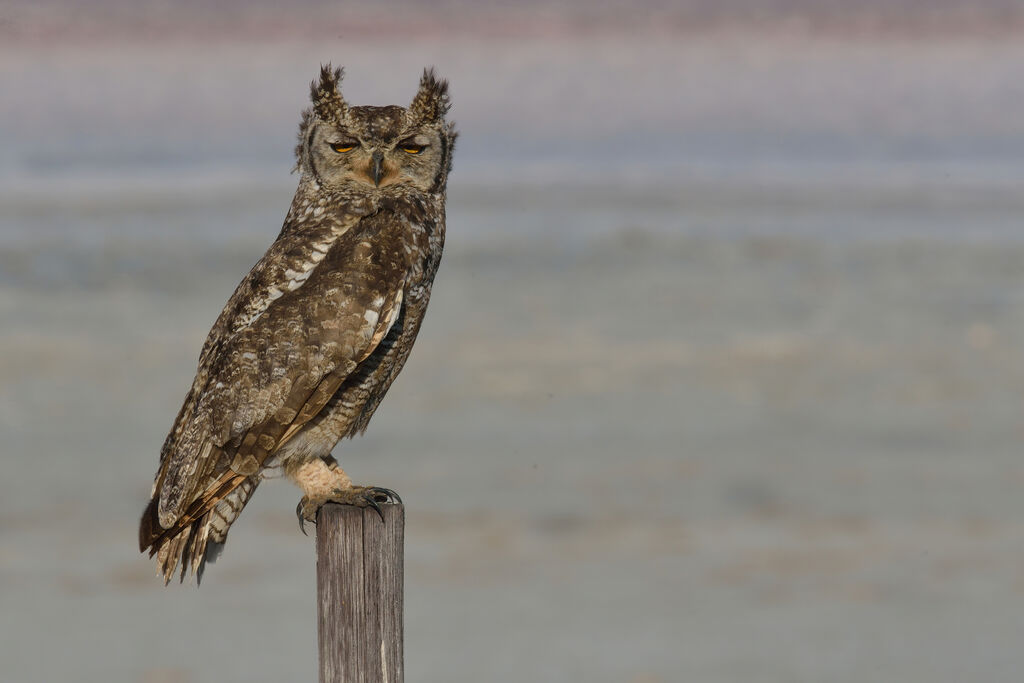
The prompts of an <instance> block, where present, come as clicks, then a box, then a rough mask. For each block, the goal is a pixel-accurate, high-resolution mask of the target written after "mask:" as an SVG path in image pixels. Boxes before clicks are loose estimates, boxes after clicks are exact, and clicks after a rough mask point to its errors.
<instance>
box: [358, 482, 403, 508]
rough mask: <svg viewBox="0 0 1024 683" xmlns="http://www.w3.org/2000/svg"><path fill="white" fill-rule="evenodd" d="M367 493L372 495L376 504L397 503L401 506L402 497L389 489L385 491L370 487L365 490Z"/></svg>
mask: <svg viewBox="0 0 1024 683" xmlns="http://www.w3.org/2000/svg"><path fill="white" fill-rule="evenodd" d="M366 491H367V493H372V494H373V497H374V499H375V500H376V501H377V502H378V503H398V504H399V505H401V504H402V497H401V496H400V495H398V493H396V492H395V491H392V490H391V489H386V488H383V487H380V486H371V487H370V488H368V489H366Z"/></svg>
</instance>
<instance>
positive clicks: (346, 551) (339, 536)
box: [316, 504, 405, 683]
mask: <svg viewBox="0 0 1024 683" xmlns="http://www.w3.org/2000/svg"><path fill="white" fill-rule="evenodd" d="M381 508H382V510H383V512H384V521H383V522H382V521H381V519H380V517H379V516H378V515H377V512H376V511H375V510H373V509H372V508H357V507H353V506H350V505H334V504H329V505H325V506H324V507H323V508H322V509H321V510H320V514H319V515H318V518H317V526H316V551H317V561H316V578H317V614H318V619H319V631H318V632H319V642H320V683H402V681H403V680H404V670H403V661H402V656H403V655H402V624H403V622H402V620H403V611H402V609H403V605H402V595H403V579H404V567H403V565H404V551H403V548H404V537H405V508H404V507H403V506H402V505H382V506H381Z"/></svg>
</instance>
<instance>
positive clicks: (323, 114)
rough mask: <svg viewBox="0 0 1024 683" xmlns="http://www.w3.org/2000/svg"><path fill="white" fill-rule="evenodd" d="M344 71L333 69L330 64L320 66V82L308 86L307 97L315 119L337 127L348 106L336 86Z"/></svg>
mask: <svg viewBox="0 0 1024 683" xmlns="http://www.w3.org/2000/svg"><path fill="white" fill-rule="evenodd" d="M344 73H345V70H344V69H342V68H341V67H339V68H337V69H334V68H332V67H331V65H330V63H328V64H323V65H321V66H320V81H319V82H317V81H313V82H312V83H310V84H309V97H310V99H311V100H312V101H313V113H314V114H316V117H317V118H319V119H320V120H322V121H326V122H327V123H330V124H333V125H338V124H340V123H341V120H342V119H343V118H344V117H345V111H346V110H347V109H348V105H347V104H345V100H344V98H343V97H342V96H341V91H340V90H339V89H338V86H339V85H341V79H342V76H343V75H344Z"/></svg>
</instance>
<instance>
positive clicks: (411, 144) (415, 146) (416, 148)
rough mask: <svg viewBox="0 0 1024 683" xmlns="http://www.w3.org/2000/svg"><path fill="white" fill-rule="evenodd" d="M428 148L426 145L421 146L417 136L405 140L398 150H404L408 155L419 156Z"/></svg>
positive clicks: (400, 143)
mask: <svg viewBox="0 0 1024 683" xmlns="http://www.w3.org/2000/svg"><path fill="white" fill-rule="evenodd" d="M426 148H427V146H426V145H421V144H419V143H418V142H416V137H415V136H414V137H411V138H406V139H405V140H402V141H401V142H399V143H398V149H400V150H402V151H403V152H405V153H406V154H419V153H420V152H422V151H423V150H424V149H426Z"/></svg>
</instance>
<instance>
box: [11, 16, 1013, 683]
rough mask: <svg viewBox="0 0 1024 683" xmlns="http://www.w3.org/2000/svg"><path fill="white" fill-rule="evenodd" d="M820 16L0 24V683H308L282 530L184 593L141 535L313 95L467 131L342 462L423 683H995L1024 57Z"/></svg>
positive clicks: (276, 520)
mask: <svg viewBox="0 0 1024 683" xmlns="http://www.w3.org/2000/svg"><path fill="white" fill-rule="evenodd" d="M829 6H830V7H829V8H827V9H822V8H821V7H818V3H810V2H798V1H797V0H793V1H791V2H788V1H787V2H783V1H780V2H775V3H755V2H752V1H746V2H740V1H739V0H734V1H732V2H724V3H709V2H682V3H664V4H658V3H655V2H650V3H647V4H645V5H643V6H642V7H639V8H638V6H637V5H630V7H632V8H634V9H629V8H625V7H624V6H623V7H618V6H615V5H611V4H591V3H586V4H584V3H565V4H559V5H549V4H547V3H545V4H540V3H533V4H526V5H518V6H517V8H515V9H506V8H502V7H499V6H498V5H477V4H473V5H470V4H468V3H460V2H447V3H443V2H442V3H429V4H412V3H384V4H377V5H374V6H370V5H360V4H355V5H351V6H348V5H346V6H342V5H338V4H337V3H323V4H316V3H311V4H300V5H298V6H297V7H293V9H290V10H289V12H288V13H287V14H285V13H284V12H283V10H281V9H279V8H277V7H276V6H275V5H274V4H272V3H254V4H250V3H244V4H243V3H240V2H229V3H218V4H217V5H216V6H214V7H207V6H205V5H202V4H200V3H181V4H179V3H175V4H173V5H171V4H163V3H118V2H103V3H97V4H94V5H91V6H90V7H89V9H87V10H86V9H81V8H79V7H77V6H75V5H74V4H72V3H51V4H34V3H22V2H14V3H11V4H10V5H9V6H5V7H4V8H3V9H0V36H2V37H3V40H2V41H0V145H2V146H3V148H4V149H5V154H4V155H3V156H0V435H2V437H3V443H2V445H0V453H2V455H3V459H2V462H3V464H4V466H5V468H6V469H5V473H4V476H3V478H2V479H0V615H2V617H0V679H2V680H4V681H12V682H21V681H54V680H76V681H104V682H106V681H138V682H140V683H204V682H207V681H224V682H231V681H246V683H250V682H252V681H264V680H266V681H280V680H289V681H291V680H295V681H298V680H313V679H315V676H316V631H315V609H316V606H315V598H316V596H315V589H314V559H315V558H314V556H313V545H312V542H311V541H310V539H308V538H306V537H304V536H302V535H301V534H300V533H299V532H298V530H297V529H296V526H297V525H296V523H295V519H294V517H293V515H292V510H293V509H294V505H295V502H296V500H297V497H298V495H299V492H298V491H297V490H296V489H294V488H293V487H292V486H291V485H289V484H288V483H287V482H284V481H273V482H268V483H267V484H265V485H264V486H262V487H261V490H260V493H259V495H257V496H256V497H255V498H254V500H253V502H252V503H251V504H250V506H249V507H248V508H247V509H246V511H245V513H244V514H243V515H242V517H241V518H240V520H239V522H238V523H237V524H236V525H235V527H234V528H233V529H232V531H231V538H230V542H229V543H228V546H227V548H226V550H225V553H224V555H223V557H222V558H221V559H220V561H219V562H218V563H217V564H216V565H214V566H213V567H211V568H210V569H209V571H208V572H207V574H206V577H205V579H204V583H203V586H202V588H201V589H199V590H196V589H195V587H194V586H184V587H179V586H172V587H170V588H167V589H164V588H163V587H162V586H161V585H160V582H159V580H158V579H157V578H156V577H155V575H154V568H153V566H152V564H151V563H150V562H149V561H147V560H145V559H144V558H143V557H141V556H139V555H138V553H137V552H136V545H135V532H136V522H137V517H138V515H139V514H140V512H141V509H142V506H143V504H144V501H145V499H146V496H147V494H148V488H149V482H150V481H151V477H152V474H153V472H154V470H155V468H156V464H157V454H158V451H159V447H160V444H161V443H162V441H163V438H164V435H165V434H166V431H167V429H168V428H169V427H170V424H171V421H172V419H173V417H174V415H175V413H176V411H177V409H178V407H179V405H180V401H181V400H182V398H183V397H184V394H185V391H186V389H187V387H188V385H189V383H190V381H191V378H192V373H193V371H194V368H195V362H196V358H197V356H198V352H199V348H200V346H201V344H202V341H203V338H204V336H205V334H206V331H207V330H208V329H209V326H210V324H211V323H212V322H213V320H214V318H215V317H216V315H217V313H218V312H219V311H220V307H221V306H222V304H223V302H224V301H225V299H226V298H227V297H228V296H229V294H230V293H231V291H232V289H233V287H234V285H235V284H236V283H237V282H238V280H239V279H240V278H241V277H242V276H243V275H244V273H245V272H246V271H247V269H248V268H249V267H250V266H251V265H252V263H253V262H254V261H255V260H256V259H257V258H258V257H259V256H260V254H261V253H262V251H263V250H264V249H265V248H266V246H267V245H268V244H269V243H270V241H271V240H272V239H273V237H274V236H275V235H276V233H277V230H278V229H279V227H280V222H281V220H282V218H283V216H284V212H285V209H286V207H287V204H288V202H289V200H290V197H291V193H292V191H293V189H294V183H295V181H296V179H295V177H294V176H289V175H288V169H289V168H290V166H291V164H292V159H291V149H292V146H293V144H294V131H295V127H296V126H297V123H298V116H299V112H300V111H301V109H302V108H303V107H305V98H306V91H307V87H308V82H309V80H310V79H312V78H313V76H314V75H315V74H316V71H317V69H318V68H319V64H320V63H321V62H322V61H328V60H330V61H333V62H335V63H337V64H344V65H345V66H346V67H347V69H348V76H347V78H346V81H345V94H346V96H347V97H348V99H349V100H350V101H352V102H354V103H375V104H383V103H390V102H404V101H405V100H407V99H409V98H411V96H412V94H413V92H414V89H415V83H416V79H417V78H418V75H419V71H420V70H421V69H422V67H423V66H425V65H428V64H434V65H436V66H437V68H438V70H439V72H440V73H441V74H442V75H444V76H446V77H448V78H450V79H451V81H452V92H453V100H454V103H455V106H454V108H453V110H452V118H454V119H455V120H456V121H457V122H458V125H459V128H460V130H461V132H462V137H461V139H460V141H459V149H458V152H457V156H456V164H455V171H454V173H453V175H452V177H451V181H450V190H449V197H450V198H449V219H448V230H449V232H448V245H447V248H446V249H447V250H446V255H445V258H444V262H443V264H442V269H441V272H440V274H439V276H438V280H437V282H436V286H435V288H434V295H433V297H434V298H433V300H432V303H431V310H430V313H429V315H428V318H427V321H426V323H425V325H424V328H423V331H422V334H421V336H420V339H419V341H418V342H417V346H416V349H415V351H414V352H413V354H412V357H411V360H410V362H409V365H408V366H407V368H406V370H405V372H404V373H403V375H402V376H401V378H400V379H399V380H398V381H397V382H396V384H395V386H394V387H393V389H392V391H391V393H390V395H389V396H388V398H387V399H386V401H385V402H384V404H383V407H382V408H381V410H380V411H379V413H378V415H377V416H376V417H375V419H374V422H373V424H372V425H371V427H370V430H369V432H368V433H367V435H366V436H365V437H363V438H360V439H358V440H356V441H353V442H345V443H343V444H342V445H341V446H340V447H339V448H338V450H337V451H336V455H337V456H338V457H339V459H340V460H341V461H342V463H343V464H344V465H345V467H346V469H347V470H348V471H349V472H350V473H351V474H352V476H353V477H354V478H356V479H357V480H359V481H361V482H365V483H372V484H380V485H386V486H389V487H392V488H394V489H396V490H398V491H399V492H401V494H402V496H403V498H404V499H405V501H406V505H407V514H408V529H407V534H406V539H407V548H406V553H407V556H406V584H407V597H406V670H407V671H408V674H409V678H410V680H413V679H415V680H422V681H438V682H441V681H444V682H446V683H451V682H461V681H467V682H468V681H544V682H549V681H550V682H555V683H558V682H562V681H565V682H569V681H622V682H625V683H657V682H666V683H667V682H675V681H691V680H695V681H702V682H705V681H706V682H709V683H710V682H720V683H730V682H739V681H749V680H758V681H778V682H779V683H792V682H793V681H830V682H833V681H835V682H846V681H848V682H850V683H853V682H861V681H870V680H886V681H902V682H907V683H912V682H915V681H921V682H924V681H928V682H929V683H931V682H934V681H950V682H954V681H955V682H959V681H966V680H984V681H1016V680H1018V678H1019V672H1020V671H1021V669H1022V667H1024V655H1022V653H1021V650H1020V647H1019V643H1018V641H1019V635H1020V633H1021V628H1022V626H1024V623H1022V622H1024V617H1022V615H1024V570H1022V567H1024V550H1022V549H1024V504H1022V503H1021V495H1020V491H1021V489H1022V488H1024V462H1022V461H1021V458H1020V455H1019V451H1020V445H1021V441H1022V439H1024V429H1022V426H1021V424H1022V423H1021V419H1020V414H1021V396H1022V395H1024V363H1022V361H1021V354H1020V349H1021V348H1022V347H1024V316H1022V315H1021V311H1022V310H1024V240H1022V239H1021V237H1022V236H1024V233H1022V232H1021V216H1022V215H1024V193H1022V192H1021V177H1022V171H1024V119H1022V118H1021V117H1020V116H1019V112H1020V111H1022V109H1024V85H1021V83H1022V81H1021V79H1020V77H1019V75H1020V73H1021V72H1022V70H1024V41H1021V40H1020V38H1021V37H1022V36H1021V32H1022V31H1021V19H1022V14H1021V12H1020V10H1018V9H1017V5H1016V4H1014V3H1009V2H1007V3H1003V4H1000V3H999V2H996V1H991V2H985V3H973V4H972V5H971V6H970V7H969V8H966V9H965V8H961V7H960V3H952V2H949V3H919V2H910V1H909V0H903V1H901V2H886V3H882V2H871V3H857V7H856V8H852V9H851V8H844V7H843V6H841V5H840V4H838V3H829ZM289 7H292V6H289Z"/></svg>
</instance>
